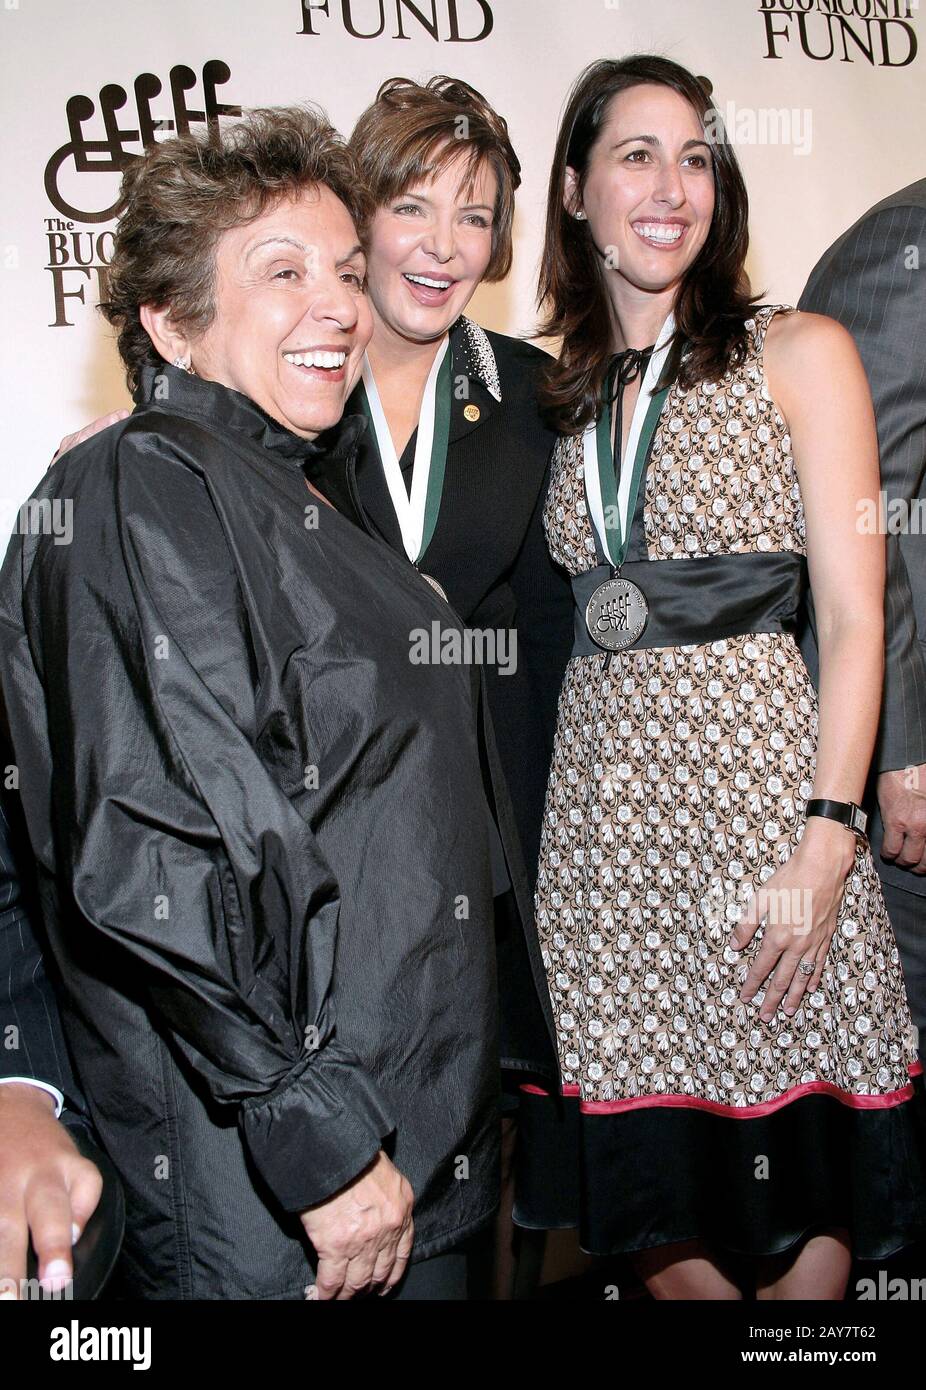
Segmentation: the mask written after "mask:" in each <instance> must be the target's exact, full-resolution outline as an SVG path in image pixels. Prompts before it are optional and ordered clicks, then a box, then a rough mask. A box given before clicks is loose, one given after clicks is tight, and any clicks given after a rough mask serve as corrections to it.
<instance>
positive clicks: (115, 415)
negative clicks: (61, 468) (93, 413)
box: [52, 410, 131, 463]
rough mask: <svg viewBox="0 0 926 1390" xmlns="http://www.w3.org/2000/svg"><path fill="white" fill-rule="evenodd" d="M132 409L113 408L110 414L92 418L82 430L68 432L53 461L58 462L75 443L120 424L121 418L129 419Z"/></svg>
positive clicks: (81, 442) (80, 442)
mask: <svg viewBox="0 0 926 1390" xmlns="http://www.w3.org/2000/svg"><path fill="white" fill-rule="evenodd" d="M130 414H131V411H128V410H113V411H111V412H110V414H109V415H100V416H99V417H98V418H97V419H96V420H91V421H90V424H89V425H84V427H83V429H82V430H75V431H74V433H73V434H66V435H65V436H64V438H63V439H62V441H61V443H60V444H59V445H58V448H57V451H56V453H55V457H54V458H53V459H52V463H57V462H58V460H59V458H60V457H61V455H62V454H66V453H67V451H68V449H73V448H74V445H75V444H83V442H84V440H85V439H92V438H93V436H94V435H95V434H99V432H100V430H105V429H108V428H109V426H110V425H118V423H119V421H120V420H127V419H128V418H129V415H130Z"/></svg>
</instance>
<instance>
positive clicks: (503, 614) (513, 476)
mask: <svg viewBox="0 0 926 1390" xmlns="http://www.w3.org/2000/svg"><path fill="white" fill-rule="evenodd" d="M450 350H451V366H452V377H453V383H454V390H453V406H452V413H451V420H450V436H449V446H448V453H447V466H446V471H445V474H444V491H443V497H442V502H441V508H440V514H439V516H438V519H437V524H436V526H435V529H434V534H433V536H432V538H431V541H430V544H429V546H428V548H427V550H426V551H425V553H424V555H423V556H422V557H421V560H420V562H419V563H420V568H421V569H422V570H423V571H424V573H426V574H429V575H432V576H433V577H434V578H435V579H437V580H438V581H439V582H440V583H441V585H442V586H443V587H444V589H445V590H446V592H447V596H448V598H449V599H450V602H451V604H452V605H453V607H454V609H455V610H456V612H457V613H458V615H459V616H460V617H461V618H462V619H463V621H464V623H465V624H466V625H467V626H468V627H470V628H481V629H492V630H494V629H509V630H513V631H514V632H516V633H517V666H516V670H515V671H514V673H513V674H510V675H503V674H501V673H500V671H499V669H498V668H496V667H495V666H492V665H487V666H486V667H485V668H484V677H485V679H484V691H485V696H486V703H487V706H488V711H489V716H490V719H489V723H490V726H491V727H489V728H488V729H487V730H486V731H485V735H486V743H487V744H488V745H489V747H490V748H491V750H492V752H491V756H487V762H489V763H491V762H494V761H495V754H496V750H497V759H498V763H499V764H500V768H501V772H502V775H503V779H504V786H503V787H499V786H498V785H497V784H496V785H493V784H492V778H491V776H489V775H488V773H487V780H488V781H489V783H490V785H489V788H488V789H489V791H490V795H491V797H492V798H493V800H494V807H493V809H494V812H495V816H496V820H497V822H498V825H499V829H500V831H501V837H502V842H503V845H504V849H505V855H506V859H507V862H508V871H509V875H510V877H511V881H512V887H513V889H514V897H515V900H516V903H517V913H518V917H519V919H520V922H519V924H518V925H517V927H516V928H515V930H514V932H512V933H508V934H506V935H504V936H502V935H501V934H502V933H503V932H504V928H503V926H502V925H501V924H500V926H499V931H500V941H499V972H500V975H499V996H500V1001H501V1014H502V1017H501V1032H502V1061H503V1064H504V1065H506V1066H511V1067H514V1068H517V1069H522V1070H537V1071H543V1072H544V1073H546V1074H548V1075H549V1074H551V1073H552V1075H553V1076H554V1077H555V1075H556V1074H557V1068H556V1062H555V1056H556V1053H555V1033H554V1029H553V1020H552V1012H551V1009H550V1003H549V990H548V986H547V981H546V973H545V971H544V969H543V962H542V960H541V956H540V950H539V946H538V943H537V935H536V931H535V928H534V920H533V888H534V883H535V880H536V875H537V859H538V853H539V849H540V827H541V820H542V817H543V803H544V796H545V793H546V784H547V777H548V774H549V769H550V762H551V758H552V751H553V734H554V731H555V728H556V710H557V703H558V700H559V692H560V687H561V685H562V679H563V673H564V671H565V668H566V663H567V661H568V659H569V653H570V651H571V648H572V637H573V617H572V613H573V602H572V591H571V589H570V586H569V581H568V577H567V576H566V574H565V573H564V571H562V570H561V569H559V568H558V567H557V566H555V565H554V564H553V561H552V560H551V558H550V554H549V550H548V548H547V544H546V537H545V535H544V531H543V525H542V512H543V505H544V501H545V498H546V492H547V483H548V481H549V467H550V456H551V454H552V450H553V445H554V443H555V441H556V434H555V432H554V431H553V430H550V429H548V428H547V427H546V425H545V424H544V423H543V421H542V420H541V417H540V413H539V409H538V405H537V384H538V374H539V372H540V370H541V368H542V367H543V365H544V363H545V362H546V361H547V356H546V354H545V353H543V352H541V351H540V349H539V348H536V347H534V346H533V345H532V344H530V343H526V342H524V341H522V340H521V339H519V338H509V337H506V336H505V335H503V334H501V333H489V332H486V331H485V330H484V329H482V328H480V327H479V325H478V324H476V323H473V321H472V320H471V319H467V318H465V317H461V318H460V319H458V320H457V322H456V323H455V324H454V325H453V327H452V328H451V330H450ZM360 410H361V405H360V401H359V392H355V394H354V395H353V396H351V398H350V400H349V401H348V405H347V411H348V412H351V411H353V412H357V413H359V412H360ZM415 442H416V434H413V435H412V437H411V439H410V440H409V442H408V445H407V446H406V448H405V451H404V453H403V455H402V458H401V459H400V461H399V462H400V467H401V469H402V472H403V474H404V476H405V478H406V482H407V483H408V484H409V486H410V484H411V475H412V470H413V467H414V461H415ZM310 476H312V475H311V472H310ZM313 481H315V482H316V483H317V484H318V486H319V489H320V490H321V491H322V492H324V493H325V494H326V496H328V497H330V499H331V500H332V501H333V502H334V503H335V504H336V505H337V506H338V507H339V509H341V510H342V511H346V512H348V513H350V514H352V515H353V517H354V519H355V520H356V521H358V523H359V524H361V525H362V526H364V527H365V529H366V530H368V531H370V532H371V533H373V534H375V535H378V536H380V537H381V538H382V539H383V540H384V541H385V542H386V543H387V544H388V545H389V546H390V547H391V548H392V549H394V550H397V551H399V552H400V553H402V554H404V549H403V546H402V536H401V532H400V529H399V523H398V520H397V518H396V515H395V511H394V509H393V506H392V501H391V499H390V496H389V489H388V487H387V485H386V479H385V475H384V473H383V470H382V465H381V463H380V460H379V454H378V451H377V448H376V440H375V437H374V436H373V434H372V430H370V429H367V431H366V432H365V433H364V435H363V436H361V439H360V444H359V448H358V451H357V455H356V458H355V461H354V463H353V468H352V470H349V473H348V476H346V477H344V478H333V477H332V476H331V474H330V472H329V473H328V474H327V475H326V474H325V473H319V474H318V475H317V476H314V477H313ZM508 798H510V804H511V809H513V813H514V825H513V826H512V825H511V824H510V823H509V817H508V815H507V811H506V806H505V805H504V803H505V802H506V801H507V800H508ZM515 937H517V939H515ZM531 981H533V986H532V987H531ZM538 1003H539V1005H540V1009H539V1010H538V1007H537V1006H538ZM528 1061H530V1062H532V1063H534V1064H535V1065H533V1066H531V1067H527V1066H525V1063H526V1062H528Z"/></svg>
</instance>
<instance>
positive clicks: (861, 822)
mask: <svg viewBox="0 0 926 1390" xmlns="http://www.w3.org/2000/svg"><path fill="white" fill-rule="evenodd" d="M807 814H808V816H824V817H825V818H826V819H827V820H835V821H839V823H840V825H844V826H845V827H846V829H847V830H852V831H854V833H855V834H856V835H858V836H859V837H860V838H862V839H865V838H866V837H867V827H868V816H867V814H866V813H865V812H864V811H863V810H862V808H861V806H856V804H855V802H854V801H830V800H828V799H827V798H825V797H815V798H813V799H812V800H810V801H808V803H807Z"/></svg>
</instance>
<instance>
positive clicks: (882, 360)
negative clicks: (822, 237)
mask: <svg viewBox="0 0 926 1390" xmlns="http://www.w3.org/2000/svg"><path fill="white" fill-rule="evenodd" d="M911 247H918V248H919V257H920V259H921V258H922V257H923V256H924V255H926V208H924V207H921V206H916V205H907V206H904V205H898V206H889V207H881V208H877V209H874V210H873V211H872V212H871V213H870V214H869V215H868V216H867V217H864V218H863V219H862V220H861V221H860V222H859V223H858V224H857V225H856V226H855V227H853V228H852V229H851V231H850V232H848V233H847V234H846V236H845V237H844V238H842V240H841V241H840V242H838V243H837V244H836V246H834V247H833V248H831V250H830V251H829V252H828V253H827V254H826V255H825V256H824V257H823V259H822V260H821V261H820V262H819V264H818V265H817V267H816V268H815V270H814V271H813V272H812V274H811V277H810V280H809V281H808V284H807V288H806V289H805V291H804V294H803V295H802V297H801V300H800V304H799V306H798V307H799V308H801V309H806V310H809V311H811V312H813V313H819V314H827V315H829V317H830V318H834V319H837V320H838V321H839V322H840V323H841V324H843V326H844V327H845V328H847V329H848V330H849V332H850V333H851V334H852V336H853V338H854V339H855V342H856V345H857V347H858V349H859V353H860V355H861V358H862V361H863V362H864V364H865V369H866V372H867V374H868V380H869V383H870V385H871V393H872V398H873V400H874V406H875V414H876V417H877V423H878V443H879V448H880V454H881V487H882V490H883V492H884V493H885V495H886V500H887V502H888V503H890V502H891V501H892V500H893V499H895V498H903V499H904V500H905V501H906V502H907V503H912V502H913V501H914V500H915V499H917V498H919V497H920V495H921V494H922V491H923V481H924V472H926V266H924V268H923V269H922V270H918V269H913V268H911V263H912V262H913V260H914V258H913V257H912V256H911V253H910V248H911ZM909 514H911V513H908V515H909ZM919 543H920V544H926V542H924V541H923V540H922V538H919ZM887 566H888V572H887V588H886V595H885V647H886V662H885V684H884V703H883V706H882V714H881V726H880V730H879V735H878V744H877V747H876V750H875V767H876V768H877V770H878V771H879V772H886V771H888V770H890V769H892V768H903V767H912V766H917V765H919V764H922V763H926V646H924V639H926V613H922V612H920V613H917V611H916V605H915V602H914V599H913V593H912V590H911V587H910V577H909V573H908V569H907V563H906V561H905V559H904V554H903V548H902V545H901V543H900V541H899V539H898V537H897V536H896V535H890V534H889V535H888V537H887Z"/></svg>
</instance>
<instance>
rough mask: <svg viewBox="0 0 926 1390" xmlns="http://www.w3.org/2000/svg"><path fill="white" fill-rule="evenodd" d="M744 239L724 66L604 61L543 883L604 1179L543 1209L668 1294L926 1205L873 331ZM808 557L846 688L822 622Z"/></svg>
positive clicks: (584, 94)
mask: <svg viewBox="0 0 926 1390" xmlns="http://www.w3.org/2000/svg"><path fill="white" fill-rule="evenodd" d="M747 245H748V204H747V197H746V190H745V187H744V183H743V179H742V176H741V173H740V170H739V167H738V165H737V161H736V158H735V155H734V153H733V150H732V149H731V147H730V145H729V144H728V143H727V142H726V139H725V137H724V134H723V130H722V127H721V126H720V124H719V121H718V118H717V113H716V111H715V110H714V108H713V107H712V104H711V101H710V98H709V96H708V94H707V91H706V90H705V88H704V87H703V86H702V84H701V83H700V82H699V81H698V79H697V78H695V77H694V76H693V75H692V74H691V73H689V72H687V71H686V70H685V69H684V68H682V67H680V66H678V65H677V64H675V63H673V62H669V61H667V60H665V59H662V58H658V57H650V56H639V57H633V58H628V59H625V60H623V61H619V62H612V61H601V62H597V63H594V64H592V65H591V66H590V67H589V68H587V69H586V70H585V71H584V72H583V73H582V74H581V76H580V77H579V79H578V81H577V82H576V84H575V87H574V88H573V91H572V94H571V97H570V99H569V102H568V105H567V108H566V112H565V115H564V118H563V122H562V128H561V131H560V135H559V140H558V143H557V148H556V154H555V158H554V163H553V169H552V173H551V177H550V194H549V206H548V216H547V227H546V243H545V250H544V258H543V268H542V273H541V282H540V290H541V297H542V300H543V303H544V305H545V307H546V311H547V312H546V320H545V323H544V325H543V331H544V332H545V333H547V334H550V335H561V336H562V338H563V348H562V353H561V355H560V357H559V360H558V361H557V362H555V363H551V364H550V367H549V369H548V372H547V380H546V385H545V390H544V393H543V401H544V405H545V408H546V412H547V418H548V419H549V420H550V422H551V423H552V424H554V425H555V426H556V427H557V429H558V430H559V431H560V432H561V438H560V440H559V443H558V445H557V449H556V452H555V455H554V463H553V475H552V480H551V485H550V491H549V496H548V499H547V503H546V511H545V525H546V530H547V536H548V541H549V545H550V550H551V553H552V555H553V558H554V559H555V560H557V561H558V562H559V563H560V564H562V565H564V566H565V567H566V568H567V569H568V571H569V572H570V574H571V576H572V586H573V594H574V599H575V645H574V647H573V655H572V658H571V660H570V663H569V666H568V668H567V673H566V677H565V680H564V684H563V689H562V693H561V696H560V705H559V721H558V727H557V734H556V740H555V747H554V756H553V765H552V768H551V771H550V778H549V784H548V788H547V796H546V809H545V816H544V825H543V839H542V845H541V854H540V869H539V876H538V886H537V896H536V905H537V915H538V928H539V934H540V938H541V944H542V948H543V954H544V961H545V964H546V968H547V974H548V979H549V984H550V991H551V995H552V999H553V1006H554V1013H555V1016H556V1024H557V1035H558V1047H559V1055H560V1065H561V1070H562V1075H563V1083H564V1084H563V1091H564V1094H565V1095H566V1096H567V1097H568V1098H569V1100H568V1102H567V1104H568V1105H569V1107H570V1108H571V1111H572V1119H573V1121H574V1123H575V1124H576V1126H577V1128H578V1131H579V1137H578V1146H579V1153H580V1162H581V1168H582V1184H581V1186H582V1192H583V1199H582V1207H581V1211H580V1212H574V1211H573V1212H569V1211H568V1210H566V1209H564V1208H565V1206H568V1204H562V1203H556V1202H554V1201H550V1200H548V1198H549V1196H550V1194H549V1190H547V1192H546V1195H544V1192H543V1191H542V1188H543V1183H542V1181H538V1182H535V1187H534V1190H531V1185H530V1181H527V1183H526V1186H525V1188H524V1191H523V1195H522V1198H521V1201H520V1205H519V1208H518V1210H517V1211H516V1219H518V1218H519V1217H521V1218H522V1219H524V1220H525V1221H526V1222H527V1223H528V1224H536V1225H557V1224H567V1223H568V1222H569V1221H572V1220H576V1221H578V1223H579V1224H580V1227H581V1237H582V1244H583V1246H584V1248H586V1249H587V1250H590V1251H592V1252H595V1253H600V1254H614V1253H617V1252H624V1253H628V1254H632V1256H633V1258H634V1262H635V1265H636V1268H637V1270H638V1272H639V1274H640V1275H641V1277H642V1278H643V1279H644V1280H645V1282H646V1284H647V1286H648V1288H649V1290H650V1292H651V1293H652V1294H654V1295H655V1296H656V1297H658V1298H686V1297H695V1298H720V1299H733V1298H739V1297H742V1296H743V1294H744V1291H745V1292H747V1294H748V1296H751V1295H752V1292H753V1290H754V1291H755V1292H756V1293H757V1295H758V1296H759V1297H761V1298H795V1297H816V1298H841V1297H842V1295H843V1292H844V1290H845V1286H846V1281H847V1277H848V1271H849V1263H850V1258H851V1254H850V1252H851V1253H854V1254H855V1255H856V1256H857V1257H862V1258H881V1257H883V1256H885V1255H887V1254H889V1253H891V1252H892V1251H893V1250H895V1249H896V1248H898V1247H900V1246H902V1245H904V1244H906V1243H908V1242H910V1241H911V1240H913V1239H915V1238H917V1237H918V1236H919V1235H920V1234H922V1232H923V1230H924V1227H926V1198H924V1195H923V1194H924V1184H923V1179H924V1165H923V1159H922V1154H921V1151H920V1150H919V1149H918V1148H917V1145H916V1143H915V1130H914V1123H915V1107H916V1106H918V1105H921V1103H922V1095H921V1094H919V1095H915V1094H914V1086H915V1085H916V1086H917V1087H918V1088H919V1090H920V1092H921V1087H922V1082H921V1079H920V1073H921V1070H922V1068H921V1066H920V1063H919V1061H918V1060H917V1054H916V1045H915V1040H914V1037H913V1032H912V1028H911V1025H910V1017H909V1012H908V1008H907V1001H906V995H905V991H904V983H903V977H902V974H901V969H900V964H899V959H898V953H897V949H896V946H895V943H894V939H893V935H892V932H891V928H890V924H889V922H888V919H887V915H886V913H885V909H884V904H883V900H882V896H881V890H880V886H879V881H878V878H877V875H876V872H875V868H874V865H873V862H872V857H871V852H870V849H869V848H868V845H867V841H866V840H865V838H864V833H863V832H864V817H863V816H862V815H861V813H860V812H859V810H858V806H857V803H858V802H859V801H860V799H861V796H862V792H863V788H864V784H865V777H866V770H867V768H868V765H869V762H870V760H871V755H872V748H873V744H874V739H875V732H876V725H877V719H878V709H879V701H880V692H881V681H882V669H883V613H882V608H883V589H884V545H883V539H881V538H879V537H877V536H868V535H862V534H860V533H859V531H858V530H857V529H856V525H855V518H856V503H857V501H858V499H859V498H861V497H867V496H874V495H875V493H876V490H877V487H878V457H877V444H876V437H875V429H874V421H873V415H872V408H871V401H870V397H869V393H868V388H867V383H866V380H865V376H864V371H863V369H862V366H861V363H860V361H859V359H858V355H857V353H856V351H855V348H854V345H853V343H852V341H851V339H850V337H849V335H848V334H847V333H845V332H844V331H843V329H842V328H841V327H839V326H838V325H837V324H835V323H834V322H832V321H831V320H829V319H825V318H822V317H819V316H817V315H810V314H797V313H795V312H793V311H791V310H788V309H786V308H784V307H783V306H779V305H772V304H765V305H760V304H757V303H756V300H755V298H754V297H753V296H752V295H751V294H750V290H749V286H748V282H747V280H746V276H745V272H744V263H745V259H746V251H747ZM808 575H809V581H810V584H811V586H812V590H813V597H814V601H815V608H816V614H817V626H818V638H819V649H820V668H821V675H820V686H819V697H818V694H817V691H816V690H815V689H814V687H813V685H812V683H811V680H810V678H809V676H808V673H807V669H806V667H805V665H804V662H803V660H802V658H801V654H800V650H799V648H798V646H797V643H796V641H795V637H794V627H795V622H796V617H797V613H798V608H799V604H800V602H801V597H802V593H803V590H804V586H805V584H806V581H807V578H808ZM543 1104H544V1102H543V1101H542V1100H541V1099H540V1098H539V1097H536V1098H534V1100H533V1101H531V1100H528V1101H527V1102H526V1105H525V1109H526V1111H527V1117H526V1118H527V1122H528V1124H529V1123H530V1121H529V1116H530V1113H531V1106H532V1105H536V1106H542V1105H543ZM576 1111H577V1113H576ZM526 1133H527V1135H528V1139H527V1142H526V1143H525V1145H524V1152H525V1154H526V1155H527V1156H528V1158H529V1159H532V1162H531V1164H530V1168H531V1172H529V1173H528V1174H527V1175H526V1176H527V1179H528V1180H529V1179H530V1178H531V1177H533V1178H534V1179H538V1177H540V1178H542V1168H543V1164H542V1163H541V1162H540V1157H541V1152H542V1151H541V1150H540V1149H538V1148H533V1149H532V1146H531V1143H530V1140H529V1130H528V1131H526ZM734 1254H738V1255H746V1256H748V1257H750V1259H751V1274H750V1275H749V1276H748V1277H747V1278H746V1279H745V1280H744V1275H743V1270H742V1267H741V1266H740V1267H738V1268H737V1266H736V1264H735V1263H734V1261H733V1259H732V1256H733V1255H734Z"/></svg>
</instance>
